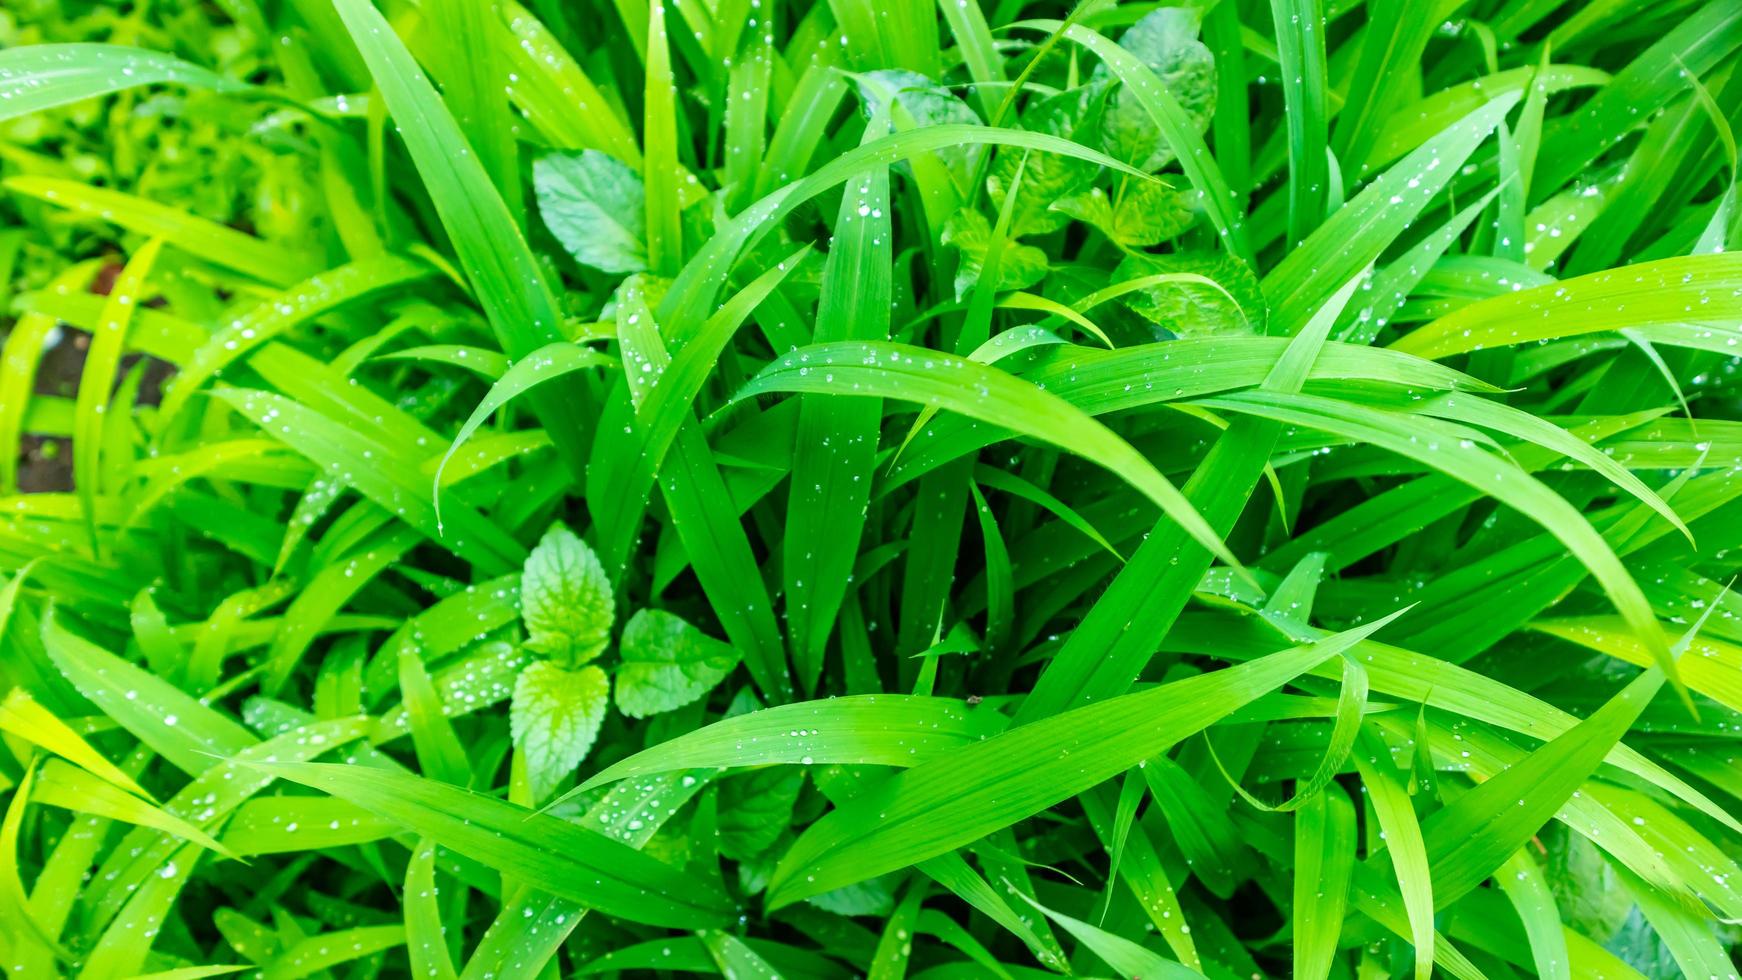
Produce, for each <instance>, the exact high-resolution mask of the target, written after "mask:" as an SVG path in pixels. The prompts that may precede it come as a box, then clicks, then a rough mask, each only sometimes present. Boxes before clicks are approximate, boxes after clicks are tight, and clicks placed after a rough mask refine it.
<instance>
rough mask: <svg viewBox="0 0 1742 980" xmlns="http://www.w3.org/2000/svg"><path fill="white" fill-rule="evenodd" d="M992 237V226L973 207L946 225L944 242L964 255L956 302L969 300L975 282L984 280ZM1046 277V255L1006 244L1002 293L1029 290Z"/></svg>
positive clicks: (1001, 264) (1000, 283)
mask: <svg viewBox="0 0 1742 980" xmlns="http://www.w3.org/2000/svg"><path fill="white" fill-rule="evenodd" d="M991 237H992V225H991V224H990V223H989V222H988V221H987V220H986V216H985V215H983V214H981V213H980V212H978V211H976V210H974V209H973V208H963V209H961V210H960V211H957V212H956V213H955V214H952V215H950V219H949V220H948V221H947V222H945V223H944V234H943V243H944V244H945V245H948V246H950V247H951V248H954V249H956V250H957V251H959V252H960V253H961V262H960V263H959V264H958V265H957V266H956V299H958V300H959V299H962V298H964V297H966V296H967V295H968V290H970V289H972V288H973V287H974V283H976V282H979V281H980V269H981V268H982V267H983V266H984V265H985V264H986V250H987V248H988V247H989V242H988V240H989V239H990V238H991ZM1045 275H1046V253H1045V252H1042V251H1041V250H1040V249H1038V248H1035V247H1034V246H1032V245H1022V244H1019V243H1017V242H1014V241H1006V242H1005V243H1004V255H1003V257H1002V258H1001V259H1000V260H999V265H998V287H997V291H998V292H1005V291H1008V290H1012V289H1025V288H1027V287H1029V286H1032V285H1034V284H1035V283H1037V282H1039V281H1040V280H1041V277H1042V276H1045Z"/></svg>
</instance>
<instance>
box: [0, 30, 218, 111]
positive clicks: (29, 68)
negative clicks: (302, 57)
mask: <svg viewBox="0 0 1742 980" xmlns="http://www.w3.org/2000/svg"><path fill="white" fill-rule="evenodd" d="M141 85H182V86H186V87H188V88H201V89H210V90H212V91H215V92H247V91H251V87H250V86H248V85H244V84H242V83H241V82H236V81H231V80H230V79H228V78H225V77H223V76H222V75H218V74H216V73H214V72H212V71H209V70H207V69H205V68H201V67H200V66H199V65H195V64H191V63H189V62H186V61H183V60H181V59H180V58H176V57H172V56H170V55H167V54H164V53H162V52H159V51H149V50H146V49H144V48H135V47H130V46H127V45H120V44H89V43H72V44H21V45H18V46H17V47H14V48H10V49H8V50H6V51H0V121H3V120H7V119H13V118H16V117H18V116H23V115H28V114H30V113H32V112H41V111H43V110H44V109H53V108H55V107H56V106H63V105H70V104H72V103H74V102H83V101H84V100H86V99H91V98H96V97H97V96H99V95H107V94H109V93H111V92H122V91H125V90H127V89H130V88H138V87H139V86H141Z"/></svg>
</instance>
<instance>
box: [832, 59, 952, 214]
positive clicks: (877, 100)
mask: <svg viewBox="0 0 1742 980" xmlns="http://www.w3.org/2000/svg"><path fill="white" fill-rule="evenodd" d="M853 78H854V80H855V81H856V82H858V85H859V99H860V102H861V103H862V104H863V106H864V109H865V114H866V115H867V116H874V115H876V113H877V110H879V109H882V108H888V109H889V110H890V114H889V118H890V119H891V120H892V121H893V122H894V124H895V128H896V129H898V130H913V129H924V128H925V127H927V126H942V125H945V124H961V125H969V126H976V125H979V124H980V117H979V116H978V115H977V114H975V112H974V110H973V109H971V108H969V106H968V104H967V103H966V102H963V101H962V100H961V99H959V98H956V96H955V93H953V92H951V91H950V90H949V89H947V88H944V87H943V86H942V85H939V84H938V83H937V82H935V81H933V80H931V79H930V78H927V77H926V76H924V75H921V74H920V73H918V72H914V71H907V70H905V69H900V68H888V69H882V70H879V71H868V72H863V73H861V74H858V75H855V76H853ZM935 152H936V153H937V155H938V156H939V157H940V158H942V159H943V161H944V164H945V165H946V166H948V167H949V169H950V176H951V177H952V178H954V180H955V183H956V185H957V187H958V188H961V189H966V187H967V186H968V184H970V183H971V182H972V178H971V175H972V172H973V167H974V160H975V154H976V153H977V152H978V148H977V147H972V146H950V147H945V148H943V149H940V150H937V151H935Z"/></svg>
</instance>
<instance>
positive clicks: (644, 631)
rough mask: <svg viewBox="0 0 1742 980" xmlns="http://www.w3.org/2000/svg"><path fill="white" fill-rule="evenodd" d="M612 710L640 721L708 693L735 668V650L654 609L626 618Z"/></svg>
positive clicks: (643, 610)
mask: <svg viewBox="0 0 1742 980" xmlns="http://www.w3.org/2000/svg"><path fill="white" fill-rule="evenodd" d="M620 652H621V654H622V657H623V663H622V665H621V666H619V667H618V668H617V684H616V687H617V708H618V709H619V710H620V711H622V712H623V713H624V714H626V715H628V716H629V717H631V718H645V717H647V716H648V715H654V714H659V713H660V712H662V711H671V710H673V709H675V708H681V707H683V706H684V705H686V704H689V703H690V702H692V701H694V700H695V699H697V698H699V697H701V696H702V695H704V694H706V693H708V692H709V691H710V690H712V689H713V688H714V687H715V685H717V684H719V683H720V682H721V681H723V680H725V679H726V675H727V674H730V673H731V672H732V668H733V667H736V666H737V665H738V659H739V658H738V652H737V651H736V650H734V649H732V648H731V647H730V646H728V645H726V644H725V643H722V642H720V641H719V640H716V639H714V638H713V637H711V636H709V635H707V634H706V633H703V632H702V631H701V630H699V629H696V628H695V627H694V626H691V625H690V624H689V623H686V622H684V621H683V620H682V619H681V618H679V617H677V616H674V615H672V614H671V613H668V612H664V611H663V610H658V609H642V610H640V611H638V612H636V614H635V615H633V616H631V617H629V623H628V625H626V626H624V627H623V640H622V643H621V645H620Z"/></svg>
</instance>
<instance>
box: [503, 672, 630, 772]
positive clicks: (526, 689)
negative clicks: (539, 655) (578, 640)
mask: <svg viewBox="0 0 1742 980" xmlns="http://www.w3.org/2000/svg"><path fill="white" fill-rule="evenodd" d="M610 689H611V682H610V680H609V679H608V678H607V677H606V676H605V672H604V671H602V670H600V669H599V668H597V667H582V668H581V669H579V670H569V669H567V668H564V667H561V666H558V665H557V664H554V663H552V662H550V661H548V660H538V661H534V662H532V663H530V664H527V665H526V669H525V670H523V671H521V672H520V677H519V678H518V679H517V680H516V681H515V682H514V701H513V703H512V704H511V705H510V706H509V710H508V725H509V731H510V733H511V734H512V735H513V736H514V747H515V748H517V749H519V750H520V751H521V752H522V753H523V754H524V755H525V757H526V775H527V779H528V781H529V782H530V783H531V784H532V795H533V798H534V799H538V800H542V799H544V798H545V797H547V796H549V795H550V793H551V791H552V790H554V789H556V786H557V784H558V783H560V782H561V781H562V779H563V777H565V776H567V775H568V774H569V773H571V772H573V771H574V768H575V767H576V766H578V765H580V764H581V760H582V759H583V758H585V757H586V755H587V750H588V749H590V748H592V747H593V740H594V739H596V738H598V737H599V725H600V723H602V722H603V721H604V720H605V709H606V707H607V705H606V701H607V699H608V696H609V694H610Z"/></svg>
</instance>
